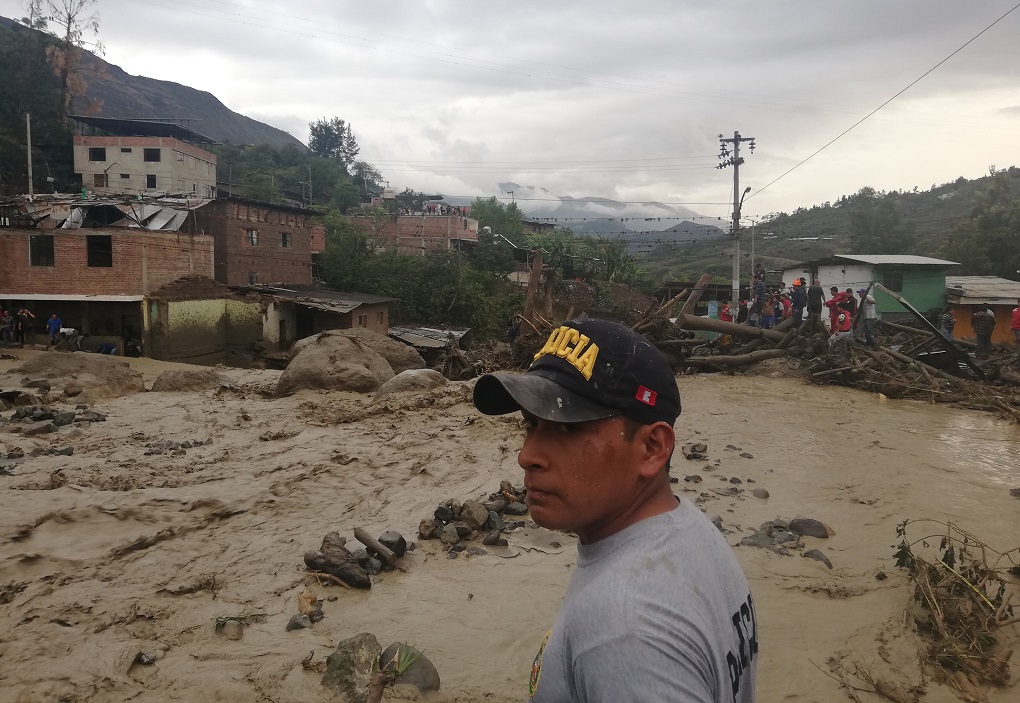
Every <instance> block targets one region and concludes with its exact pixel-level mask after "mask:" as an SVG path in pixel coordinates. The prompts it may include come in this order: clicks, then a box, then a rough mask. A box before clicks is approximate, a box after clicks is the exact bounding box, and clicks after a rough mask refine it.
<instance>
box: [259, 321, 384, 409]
mask: <svg viewBox="0 0 1020 703" xmlns="http://www.w3.org/2000/svg"><path fill="white" fill-rule="evenodd" d="M313 339H314V341H313V342H311V343H309V344H307V345H305V346H304V347H303V348H302V349H301V351H299V352H298V354H297V356H295V357H294V358H293V359H291V361H290V363H289V364H287V368H286V369H285V370H284V372H283V374H282V375H281V376H280V380H279V382H278V383H277V384H276V395H277V396H285V395H290V394H291V393H293V392H294V391H297V390H301V389H311V390H331V391H356V392H359V393H371V392H372V391H376V390H378V389H379V387H380V386H381V385H382V384H383V383H385V382H386V381H388V380H390V379H391V378H393V369H392V368H391V367H390V364H389V362H388V361H386V359H384V358H383V357H382V356H380V355H379V354H377V353H376V352H375V351H373V350H372V349H371V348H370V347H369V346H367V345H365V344H364V343H363V342H360V341H359V340H357V339H351V338H350V337H345V336H343V335H327V334H320V335H318V336H317V337H315V338H313Z"/></svg>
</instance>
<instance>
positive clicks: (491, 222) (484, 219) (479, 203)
mask: <svg viewBox="0 0 1020 703" xmlns="http://www.w3.org/2000/svg"><path fill="white" fill-rule="evenodd" d="M471 217H473V218H474V219H476V220H478V228H479V229H481V228H483V227H490V228H491V229H492V233H493V234H502V235H503V236H504V237H506V238H507V239H509V240H510V241H511V242H513V243H514V244H516V245H517V246H522V245H523V244H524V224H523V220H524V214H523V213H522V212H521V211H520V209H519V208H518V207H517V205H515V204H513V203H511V204H510V205H505V204H503V203H501V202H499V201H498V200H496V198H495V197H492V198H476V199H475V201H474V202H473V203H471Z"/></svg>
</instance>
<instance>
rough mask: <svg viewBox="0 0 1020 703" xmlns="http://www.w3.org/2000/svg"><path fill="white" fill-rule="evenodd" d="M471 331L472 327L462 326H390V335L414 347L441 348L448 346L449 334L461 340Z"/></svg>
mask: <svg viewBox="0 0 1020 703" xmlns="http://www.w3.org/2000/svg"><path fill="white" fill-rule="evenodd" d="M469 331H470V329H468V328H462V327H414V326H411V325H398V326H396V327H390V329H389V335H390V336H391V337H394V338H395V339H399V340H400V341H402V342H405V343H407V344H410V345H411V346H412V347H420V348H422V349H441V348H442V347H445V346H446V340H447V338H448V336H449V335H453V338H454V339H456V340H460V338H461V337H463V336H464V335H465V334H467V333H468V332H469Z"/></svg>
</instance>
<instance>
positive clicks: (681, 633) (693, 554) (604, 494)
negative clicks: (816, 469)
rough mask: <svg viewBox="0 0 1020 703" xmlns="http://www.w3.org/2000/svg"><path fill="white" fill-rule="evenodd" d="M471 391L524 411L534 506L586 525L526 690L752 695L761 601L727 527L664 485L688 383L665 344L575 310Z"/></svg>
mask: <svg viewBox="0 0 1020 703" xmlns="http://www.w3.org/2000/svg"><path fill="white" fill-rule="evenodd" d="M474 404H475V407H476V408H478V410H479V411H481V412H482V413H484V414H486V415H506V414H509V413H513V412H516V411H520V412H521V414H522V415H523V416H524V425H525V428H526V429H525V436H524V445H523V447H522V449H521V451H520V453H519V455H518V457H517V460H518V463H519V464H520V465H521V467H522V468H523V469H524V484H525V487H526V488H527V504H528V508H529V510H530V513H531V518H532V519H533V520H534V521H535V522H536V523H537V524H539V525H541V526H542V527H546V528H548V529H553V530H569V531H572V532H574V533H575V534H576V535H577V539H578V544H577V569H576V570H575V571H574V574H573V577H572V578H571V581H570V585H569V586H568V587H567V593H566V595H565V597H564V599H563V603H562V605H561V606H560V611H559V613H558V614H557V616H556V621H555V623H554V624H553V627H552V630H551V631H550V632H549V633H548V634H547V635H546V637H545V639H544V641H543V642H542V644H541V645H540V647H539V649H538V655H537V656H536V657H535V661H534V664H533V666H532V670H531V680H530V686H529V694H530V699H529V700H530V701H532V702H533V703H551V702H556V703H560V702H562V701H591V702H593V703H594V702H595V701H607V702H608V701H614V702H615V701H706V702H717V703H722V702H723V701H726V703H732V702H734V701H736V702H737V703H751V702H752V701H753V700H754V688H755V670H756V668H757V658H758V629H757V622H756V619H755V609H754V603H753V601H752V598H751V593H750V589H749V587H748V585H747V579H746V578H745V577H744V574H743V573H742V572H741V569H740V565H739V563H738V562H737V560H736V558H735V556H734V554H733V550H732V549H731V548H730V546H729V545H728V544H727V543H726V540H725V539H723V536H722V534H720V532H719V530H718V529H717V528H716V527H715V526H714V525H713V524H712V523H711V522H710V521H709V520H708V518H707V517H705V515H704V514H703V513H702V512H701V511H700V510H699V509H698V508H697V507H695V506H694V505H693V504H692V503H690V502H689V501H688V500H687V499H686V498H679V497H677V496H674V495H673V492H672V491H671V490H670V483H669V463H670V459H671V457H672V455H673V450H674V447H675V443H676V439H675V434H674V430H673V425H674V424H675V423H676V419H677V417H678V416H679V414H680V393H679V391H678V389H677V384H676V377H675V376H674V375H673V371H672V370H671V369H670V367H669V364H668V363H667V362H666V360H665V358H663V356H662V354H661V353H660V352H659V350H658V349H656V348H655V347H654V346H653V345H652V344H650V343H649V342H648V341H647V340H646V339H645V338H644V337H642V336H641V335H640V334H637V333H635V332H634V331H632V330H631V329H629V328H627V327H625V326H623V325H619V324H617V323H615V322H608V321H606V320H596V319H586V320H579V321H578V320H573V321H568V322H566V323H564V324H563V326H561V327H559V328H558V329H556V330H554V331H553V333H552V334H551V335H550V336H549V339H548V341H547V342H546V343H545V346H544V347H542V349H541V350H539V352H538V353H537V354H536V355H535V358H534V361H533V362H532V364H531V367H530V368H529V369H528V370H527V372H526V373H524V374H510V373H495V374H486V375H484V376H482V377H481V378H480V379H479V380H478V383H477V384H476V385H475V389H474Z"/></svg>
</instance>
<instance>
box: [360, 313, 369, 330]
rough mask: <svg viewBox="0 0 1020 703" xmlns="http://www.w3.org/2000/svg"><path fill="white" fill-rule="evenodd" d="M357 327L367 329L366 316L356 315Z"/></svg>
mask: <svg viewBox="0 0 1020 703" xmlns="http://www.w3.org/2000/svg"><path fill="white" fill-rule="evenodd" d="M358 327H368V315H358Z"/></svg>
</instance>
